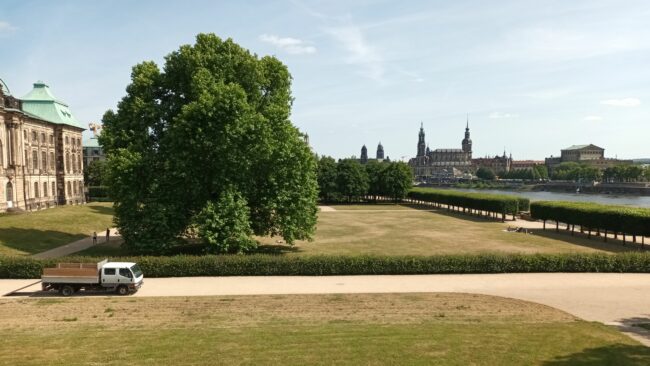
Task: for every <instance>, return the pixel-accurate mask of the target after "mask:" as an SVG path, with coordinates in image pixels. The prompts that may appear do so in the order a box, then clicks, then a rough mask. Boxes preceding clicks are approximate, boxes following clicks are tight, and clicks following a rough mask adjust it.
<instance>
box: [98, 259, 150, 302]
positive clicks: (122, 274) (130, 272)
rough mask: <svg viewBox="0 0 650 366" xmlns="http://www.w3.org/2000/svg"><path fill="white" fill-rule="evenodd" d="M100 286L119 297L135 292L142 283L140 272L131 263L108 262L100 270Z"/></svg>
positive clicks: (134, 264)
mask: <svg viewBox="0 0 650 366" xmlns="http://www.w3.org/2000/svg"><path fill="white" fill-rule="evenodd" d="M99 277H100V285H101V286H102V287H105V288H113V289H115V290H116V291H117V293H119V294H120V295H126V294H128V293H129V292H131V291H137V290H138V289H139V288H140V287H141V286H142V282H143V278H144V276H143V274H142V270H140V267H139V266H138V265H137V264H136V263H132V262H108V263H106V264H104V265H103V266H102V268H101V273H100V275H99Z"/></svg>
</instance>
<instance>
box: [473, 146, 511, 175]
mask: <svg viewBox="0 0 650 366" xmlns="http://www.w3.org/2000/svg"><path fill="white" fill-rule="evenodd" d="M472 164H473V165H474V168H475V169H477V170H478V168H488V169H490V170H492V171H493V172H494V174H496V175H498V176H501V175H503V174H506V173H508V172H510V170H511V169H512V154H510V156H507V155H506V152H505V151H504V152H503V155H501V156H499V155H495V156H493V157H491V156H486V157H484V158H476V159H472Z"/></svg>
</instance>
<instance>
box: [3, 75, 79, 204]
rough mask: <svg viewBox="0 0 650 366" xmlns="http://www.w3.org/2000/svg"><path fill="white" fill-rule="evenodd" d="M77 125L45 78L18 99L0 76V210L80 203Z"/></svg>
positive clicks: (65, 105)
mask: <svg viewBox="0 0 650 366" xmlns="http://www.w3.org/2000/svg"><path fill="white" fill-rule="evenodd" d="M83 130H84V128H83V127H82V126H81V125H80V123H79V122H78V121H77V120H76V119H75V118H74V116H73V115H72V113H71V112H70V109H69V107H68V105H67V104H65V103H63V102H61V101H60V100H58V99H56V98H55V97H54V96H53V95H52V92H51V91H50V88H49V87H48V86H47V85H46V84H45V83H43V82H41V81H39V82H36V83H35V84H34V88H33V89H32V91H30V92H29V93H28V94H27V95H25V96H24V97H23V98H20V99H19V98H16V97H14V96H13V95H12V94H11V92H10V90H9V88H8V87H7V85H6V84H5V83H4V82H3V81H2V80H1V79H0V211H7V210H21V209H30V210H32V209H34V210H35V209H42V208H48V207H52V206H56V205H62V204H78V203H83V202H84V194H83V173H82V170H83V161H82V151H81V133H82V131H83Z"/></svg>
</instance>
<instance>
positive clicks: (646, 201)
mask: <svg viewBox="0 0 650 366" xmlns="http://www.w3.org/2000/svg"><path fill="white" fill-rule="evenodd" d="M453 190H455V191H464V192H477V193H494V194H508V195H514V196H521V197H526V198H528V199H530V200H531V201H578V202H596V203H602V204H604V205H623V206H636V207H647V208H650V196H630V195H620V196H617V195H612V194H584V193H582V194H577V193H559V192H528V191H506V190H498V189H464V188H453Z"/></svg>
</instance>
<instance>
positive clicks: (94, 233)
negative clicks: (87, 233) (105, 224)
mask: <svg viewBox="0 0 650 366" xmlns="http://www.w3.org/2000/svg"><path fill="white" fill-rule="evenodd" d="M95 244H97V232H96V231H93V245H95Z"/></svg>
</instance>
